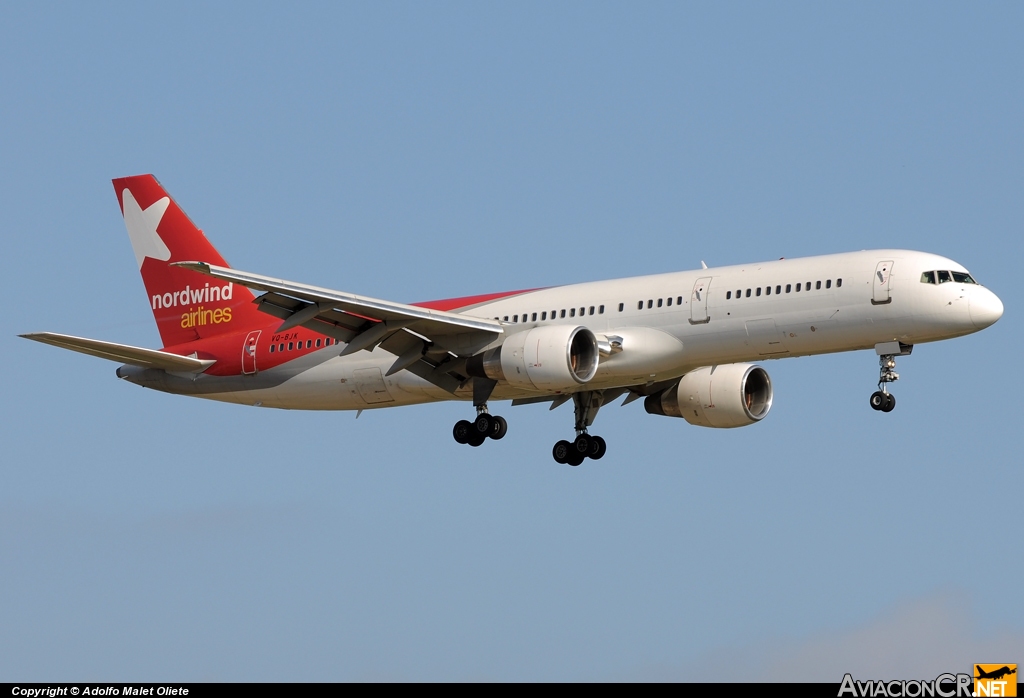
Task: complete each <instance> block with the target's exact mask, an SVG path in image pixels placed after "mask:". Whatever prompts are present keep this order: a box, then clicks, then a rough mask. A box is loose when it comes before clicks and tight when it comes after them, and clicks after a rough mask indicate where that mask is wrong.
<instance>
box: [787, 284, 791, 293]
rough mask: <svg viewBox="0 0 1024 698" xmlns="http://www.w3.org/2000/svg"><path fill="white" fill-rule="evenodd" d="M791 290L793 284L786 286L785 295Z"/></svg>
mask: <svg viewBox="0 0 1024 698" xmlns="http://www.w3.org/2000/svg"><path fill="white" fill-rule="evenodd" d="M792 290H793V284H786V293H789V292H790V291H792Z"/></svg>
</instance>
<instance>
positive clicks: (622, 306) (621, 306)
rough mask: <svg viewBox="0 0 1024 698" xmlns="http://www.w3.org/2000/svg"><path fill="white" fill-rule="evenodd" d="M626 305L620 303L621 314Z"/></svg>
mask: <svg viewBox="0 0 1024 698" xmlns="http://www.w3.org/2000/svg"><path fill="white" fill-rule="evenodd" d="M625 305H626V304H625V303H619V312H620V313H621V312H622V309H623V308H624V307H625Z"/></svg>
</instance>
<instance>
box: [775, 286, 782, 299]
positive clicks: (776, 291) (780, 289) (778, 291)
mask: <svg viewBox="0 0 1024 698" xmlns="http://www.w3.org/2000/svg"><path fill="white" fill-rule="evenodd" d="M780 293H782V284H779V285H778V286H776V287H775V295H776V296H777V295H779V294H780Z"/></svg>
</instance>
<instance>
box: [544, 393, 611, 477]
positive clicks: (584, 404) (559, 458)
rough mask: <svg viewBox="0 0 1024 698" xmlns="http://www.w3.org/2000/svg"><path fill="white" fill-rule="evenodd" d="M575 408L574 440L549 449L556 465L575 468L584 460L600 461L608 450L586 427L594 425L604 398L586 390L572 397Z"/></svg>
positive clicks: (599, 394) (601, 440) (599, 438)
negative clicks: (560, 464) (563, 464)
mask: <svg viewBox="0 0 1024 698" xmlns="http://www.w3.org/2000/svg"><path fill="white" fill-rule="evenodd" d="M572 399H573V403H574V405H575V407H576V438H575V439H573V440H572V441H565V440H562V441H559V442H558V443H556V444H555V447H554V448H552V449H551V455H552V456H554V458H555V462H556V463H567V464H569V465H572V466H577V465H579V464H580V463H582V462H583V461H584V460H585V459H587V458H591V459H593V460H600V459H601V458H603V457H604V454H605V452H606V451H607V450H608V445H607V444H606V443H605V440H604V439H602V438H601V437H600V436H593V435H591V434H588V433H587V427H589V426H590V425H591V424H593V423H594V418H595V417H597V411H598V410H599V409H601V405H602V404H603V403H604V396H603V394H602V393H600V392H597V391H590V390H586V391H583V392H580V393H575V394H574V395H573V396H572Z"/></svg>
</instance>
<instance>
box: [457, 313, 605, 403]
mask: <svg viewBox="0 0 1024 698" xmlns="http://www.w3.org/2000/svg"><path fill="white" fill-rule="evenodd" d="M600 360H601V354H600V352H599V350H598V345H597V337H595V336H594V333H593V332H591V331H590V330H588V329H587V328H586V327H573V326H571V325H550V326H547V327H535V328H533V329H532V330H527V331H526V332H517V333H516V334H513V335H511V336H509V338H508V339H506V340H505V341H504V343H502V345H501V346H500V347H495V348H494V349H488V350H487V351H485V352H484V353H482V354H477V355H476V356H474V357H472V358H470V359H469V361H468V362H467V363H466V371H467V373H469V375H471V376H477V377H479V378H490V379H491V380H496V381H506V382H507V383H509V385H514V386H515V387H517V388H526V389H528V390H544V391H559V390H572V389H574V388H576V387H577V386H579V385H582V384H583V383H586V382H587V381H589V380H590V379H591V378H593V377H594V374H595V373H597V364H598V362H599V361H600Z"/></svg>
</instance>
